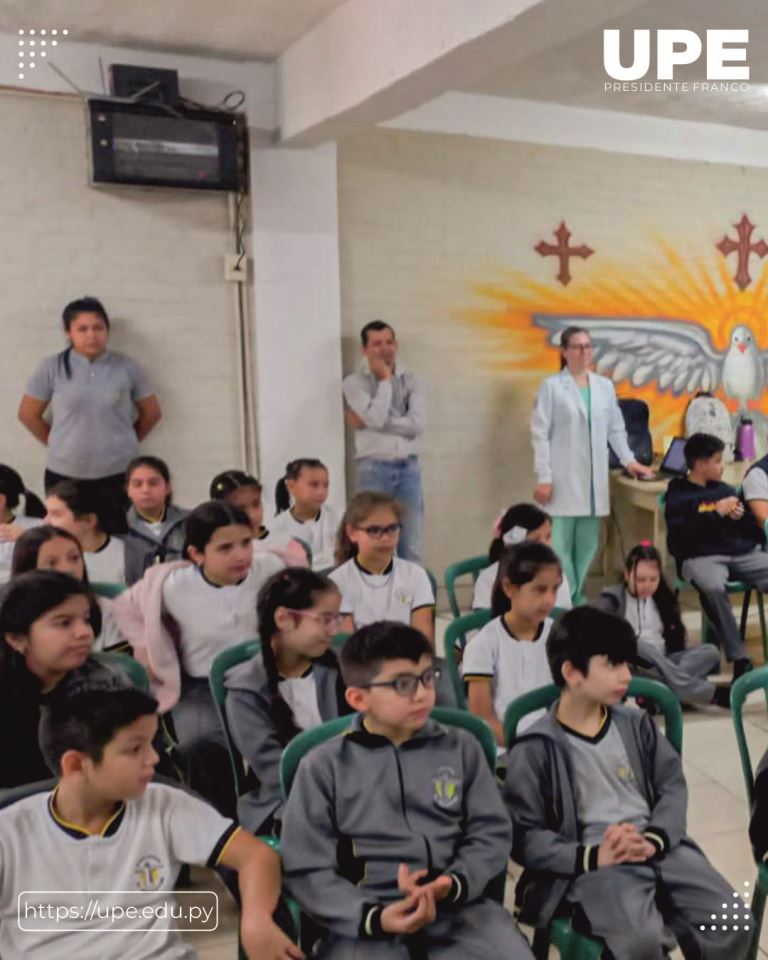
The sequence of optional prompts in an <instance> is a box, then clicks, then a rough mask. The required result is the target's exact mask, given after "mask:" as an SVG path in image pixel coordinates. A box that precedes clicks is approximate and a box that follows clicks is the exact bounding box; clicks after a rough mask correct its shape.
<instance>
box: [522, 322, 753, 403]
mask: <svg viewBox="0 0 768 960" xmlns="http://www.w3.org/2000/svg"><path fill="white" fill-rule="evenodd" d="M533 322H534V324H535V325H536V326H537V327H543V328H544V329H545V330H549V342H550V343H551V344H552V345H556V346H559V345H560V334H561V333H562V332H563V330H565V329H566V328H567V327H572V326H573V327H582V328H583V329H584V330H586V331H587V332H588V333H589V335H590V338H591V339H592V343H593V344H594V348H595V351H594V357H595V369H596V370H597V372H598V373H601V374H603V375H604V376H609V377H611V379H612V380H613V381H614V383H619V382H620V381H621V380H629V382H630V383H631V384H632V385H633V386H635V387H642V386H644V385H645V384H648V383H653V382H655V383H656V384H657V385H658V388H659V390H660V391H661V392H664V391H667V390H668V391H669V392H670V393H671V394H672V395H673V396H675V397H677V396H680V394H682V393H689V394H692V393H695V392H696V391H697V390H702V391H715V390H717V388H718V387H719V386H720V385H721V384H722V386H723V390H724V391H725V393H726V395H727V396H728V397H731V398H733V399H734V400H738V402H739V412H740V413H741V412H742V411H744V410H746V407H747V401H748V400H758V399H759V397H760V394H761V393H762V391H763V387H764V385H765V381H766V377H767V369H766V368H767V367H768V352H765V353H763V352H761V351H760V350H759V349H758V348H757V344H756V343H755V336H754V334H753V333H752V330H751V329H750V328H749V327H748V326H746V325H744V324H739V325H738V326H736V327H734V329H733V332H732V334H731V339H730V343H729V345H728V349H727V350H716V349H715V347H714V346H713V344H712V339H711V337H710V335H709V331H708V330H707V329H706V328H705V327H703V326H702V325H701V324H698V323H691V322H689V321H686V320H672V319H667V318H666V317H659V318H658V319H651V320H649V319H645V318H642V319H641V318H639V317H638V318H637V319H632V318H629V317H577V316H564V315H562V314H548V313H535V314H534V315H533Z"/></svg>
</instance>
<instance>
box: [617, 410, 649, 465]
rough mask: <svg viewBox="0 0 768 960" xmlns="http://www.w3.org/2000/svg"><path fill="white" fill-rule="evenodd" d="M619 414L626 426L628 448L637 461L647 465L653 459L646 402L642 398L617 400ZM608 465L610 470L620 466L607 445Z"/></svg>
mask: <svg viewBox="0 0 768 960" xmlns="http://www.w3.org/2000/svg"><path fill="white" fill-rule="evenodd" d="M619 408H620V410H621V415H622V416H623V417H624V425H625V426H626V428H627V440H628V441H629V449H630V450H631V451H632V453H634V455H635V460H637V462H638V463H644V464H645V465H646V466H649V465H650V463H651V461H652V460H653V440H652V438H651V431H650V430H649V429H648V404H647V403H646V402H645V401H644V400H619ZM608 466H609V467H610V469H611V470H615V469H616V467H620V466H621V463H620V462H619V458H618V457H617V456H616V454H615V453H614V452H613V448H612V447H610V446H609V447H608Z"/></svg>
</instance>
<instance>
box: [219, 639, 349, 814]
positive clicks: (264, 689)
mask: <svg viewBox="0 0 768 960" xmlns="http://www.w3.org/2000/svg"><path fill="white" fill-rule="evenodd" d="M312 677H313V679H314V681H315V690H316V691H317V707H318V710H319V712H320V717H321V719H322V720H323V722H325V721H326V720H333V719H334V718H336V717H339V716H341V715H342V714H345V713H350V712H351V708H350V707H349V706H348V705H347V703H346V701H345V699H344V684H343V682H342V679H341V674H340V673H339V667H338V663H337V660H336V657H335V656H334V654H333V653H332V652H331V651H329V652H328V653H326V654H325V655H324V656H323V657H321V658H319V659H318V660H316V661H315V662H314V663H313V664H312ZM224 682H225V685H226V688H227V694H226V700H225V709H226V713H227V723H228V724H229V729H230V733H231V734H232V739H233V740H234V741H235V745H236V746H237V749H238V750H239V751H240V753H241V754H242V756H243V758H244V759H245V760H246V761H247V762H248V775H247V777H246V788H247V792H245V793H243V794H242V795H241V796H240V798H239V800H238V802H237V815H238V820H239V822H240V823H241V824H242V825H243V826H244V827H246V829H248V830H250V831H251V832H252V833H263V832H264V830H265V829H271V828H272V821H274V820H279V819H280V818H281V816H282V811H283V797H282V792H281V789H280V757H281V755H282V752H283V748H284V747H285V743H283V742H282V741H281V740H280V738H279V737H278V733H277V728H276V727H275V724H274V721H273V719H272V703H273V696H272V694H271V692H270V690H269V683H268V681H267V671H266V670H265V668H264V660H263V658H262V656H261V654H257V655H256V656H255V657H253V658H252V659H251V660H248V661H246V662H245V663H240V664H238V665H237V666H236V667H233V668H232V669H231V670H229V671H228V673H227V675H226V677H225V679H224Z"/></svg>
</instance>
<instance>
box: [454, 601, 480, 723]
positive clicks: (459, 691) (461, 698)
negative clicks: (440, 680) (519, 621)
mask: <svg viewBox="0 0 768 960" xmlns="http://www.w3.org/2000/svg"><path fill="white" fill-rule="evenodd" d="M490 619H491V611H490V610H475V612H474V613H465V614H464V615H463V616H461V617H458V618H457V619H456V620H451V622H450V623H449V624H448V626H447V627H446V628H445V665H446V667H447V668H448V673H449V675H450V678H451V685H452V686H453V692H454V693H455V695H456V703H457V704H458V706H459V707H461V709H462V710H466V708H467V697H466V693H465V692H464V680H463V679H462V677H461V670H460V669H459V662H458V660H457V657H456V653H457V650H456V648H457V646H458V648H459V650H460V651H462V652H463V650H464V647H465V646H466V645H467V634H468V633H471V632H472V631H473V630H482V628H483V627H484V626H485V625H486V623H488V622H489V621H490Z"/></svg>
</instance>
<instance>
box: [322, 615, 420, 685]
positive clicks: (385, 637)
mask: <svg viewBox="0 0 768 960" xmlns="http://www.w3.org/2000/svg"><path fill="white" fill-rule="evenodd" d="M425 655H427V656H430V657H431V656H434V650H433V649H432V644H431V643H430V642H429V640H427V638H426V637H425V636H424V634H423V633H422V632H421V631H420V630H416V629H415V628H414V627H409V626H408V625H407V624H404V623H395V622H394V621H390V620H382V621H379V622H378V623H369V624H368V625H367V626H365V627H361V628H360V629H359V630H356V631H355V632H354V633H353V634H352V636H351V637H350V638H349V639H348V640H347V642H346V643H345V644H344V646H343V647H342V649H341V653H340V654H339V665H340V667H341V675H342V677H343V679H344V683H345V684H346V685H347V686H348V687H363V686H365V685H366V684H368V683H370V682H371V681H372V680H373V679H374V677H375V676H376V674H377V673H378V672H379V670H381V667H382V664H383V663H384V662H385V661H386V660H412V661H413V662H414V663H418V662H419V660H421V658H422V657H423V656H425Z"/></svg>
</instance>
